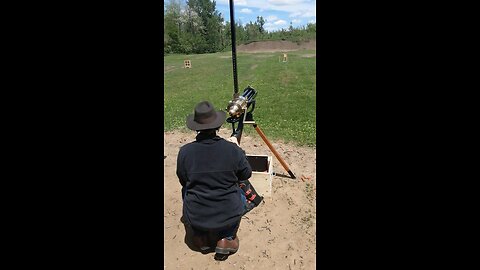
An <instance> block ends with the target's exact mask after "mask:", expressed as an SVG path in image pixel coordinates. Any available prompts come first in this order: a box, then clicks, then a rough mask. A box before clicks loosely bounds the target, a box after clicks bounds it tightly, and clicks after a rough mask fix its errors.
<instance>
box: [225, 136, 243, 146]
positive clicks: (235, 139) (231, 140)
mask: <svg viewBox="0 0 480 270" xmlns="http://www.w3.org/2000/svg"><path fill="white" fill-rule="evenodd" d="M227 141H229V142H232V143H234V144H236V145H238V146H239V147H240V145H239V144H238V140H237V138H236V137H230V138H228V139H227Z"/></svg>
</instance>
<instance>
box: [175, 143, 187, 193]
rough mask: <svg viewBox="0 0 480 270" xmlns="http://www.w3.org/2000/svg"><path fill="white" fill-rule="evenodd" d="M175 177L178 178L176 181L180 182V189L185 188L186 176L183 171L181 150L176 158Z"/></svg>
mask: <svg viewBox="0 0 480 270" xmlns="http://www.w3.org/2000/svg"><path fill="white" fill-rule="evenodd" d="M177 177H178V180H179V181H180V185H182V187H185V184H186V183H187V175H186V171H185V164H184V158H183V153H182V150H181V149H180V151H179V152H178V156H177ZM182 193H183V192H182Z"/></svg>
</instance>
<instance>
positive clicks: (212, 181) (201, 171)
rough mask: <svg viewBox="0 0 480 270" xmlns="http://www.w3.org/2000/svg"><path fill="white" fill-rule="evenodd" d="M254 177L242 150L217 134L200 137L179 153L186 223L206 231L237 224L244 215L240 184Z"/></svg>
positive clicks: (178, 163) (178, 161) (178, 172)
mask: <svg viewBox="0 0 480 270" xmlns="http://www.w3.org/2000/svg"><path fill="white" fill-rule="evenodd" d="M251 174H252V170H251V167H250V165H249V164H248V161H247V159H246V157H245V153H244V152H243V151H242V150H241V149H240V147H238V146H237V145H235V144H233V143H230V142H227V141H226V140H224V139H222V138H220V137H218V136H216V135H215V134H201V133H200V134H199V135H198V136H197V140H196V141H195V142H192V143H189V144H187V145H185V146H183V147H182V148H181V149H180V151H179V154H178V160H177V176H178V177H179V179H180V183H181V184H182V186H183V189H182V192H183V194H182V196H183V197H184V208H183V214H184V217H185V219H186V221H187V222H189V223H190V224H191V225H193V226H195V227H198V228H203V229H218V228H221V227H224V226H227V225H229V224H231V223H233V222H236V221H238V220H239V219H240V218H241V215H242V213H243V211H244V201H243V200H244V199H242V191H241V189H240V188H239V187H238V181H239V180H246V179H248V178H249V177H250V176H251Z"/></svg>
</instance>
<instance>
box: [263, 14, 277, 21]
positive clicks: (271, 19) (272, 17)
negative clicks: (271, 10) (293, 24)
mask: <svg viewBox="0 0 480 270" xmlns="http://www.w3.org/2000/svg"><path fill="white" fill-rule="evenodd" d="M265 20H267V21H268V22H272V21H275V20H278V17H277V16H275V15H270V16H268V17H267V18H266V19H265Z"/></svg>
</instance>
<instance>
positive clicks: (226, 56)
mask: <svg viewBox="0 0 480 270" xmlns="http://www.w3.org/2000/svg"><path fill="white" fill-rule="evenodd" d="M220 58H232V56H231V55H222V56H220Z"/></svg>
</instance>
